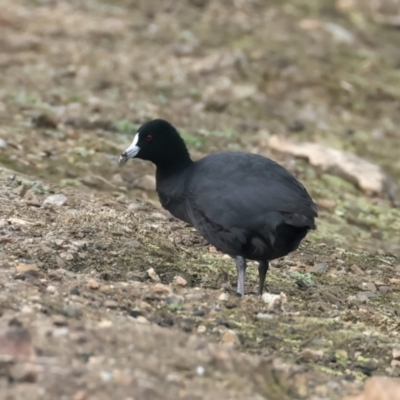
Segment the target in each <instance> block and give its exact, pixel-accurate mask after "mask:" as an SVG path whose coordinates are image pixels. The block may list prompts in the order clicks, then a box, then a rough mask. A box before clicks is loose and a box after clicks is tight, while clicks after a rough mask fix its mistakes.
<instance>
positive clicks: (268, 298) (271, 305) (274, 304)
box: [262, 293, 287, 311]
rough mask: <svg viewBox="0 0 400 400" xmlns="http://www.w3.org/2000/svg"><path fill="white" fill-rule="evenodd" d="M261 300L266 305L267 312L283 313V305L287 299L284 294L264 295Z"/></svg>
mask: <svg viewBox="0 0 400 400" xmlns="http://www.w3.org/2000/svg"><path fill="white" fill-rule="evenodd" d="M262 300H263V301H264V303H266V304H267V306H268V307H267V308H268V310H279V311H284V308H283V305H284V304H285V303H287V297H286V294H285V293H280V294H272V293H264V294H263V295H262Z"/></svg>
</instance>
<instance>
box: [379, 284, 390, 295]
mask: <svg viewBox="0 0 400 400" xmlns="http://www.w3.org/2000/svg"><path fill="white" fill-rule="evenodd" d="M378 290H379V291H380V292H381V293H383V294H387V293H389V292H391V291H392V288H391V287H390V286H386V285H382V286H378Z"/></svg>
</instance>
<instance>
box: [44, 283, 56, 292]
mask: <svg viewBox="0 0 400 400" xmlns="http://www.w3.org/2000/svg"><path fill="white" fill-rule="evenodd" d="M46 292H48V293H50V294H54V293H56V292H57V288H56V287H55V286H53V285H49V286H47V288H46Z"/></svg>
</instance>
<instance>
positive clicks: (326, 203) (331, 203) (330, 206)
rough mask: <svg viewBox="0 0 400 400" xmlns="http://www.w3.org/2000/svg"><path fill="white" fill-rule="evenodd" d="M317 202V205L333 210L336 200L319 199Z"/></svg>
mask: <svg viewBox="0 0 400 400" xmlns="http://www.w3.org/2000/svg"><path fill="white" fill-rule="evenodd" d="M317 203H318V206H319V207H321V208H325V210H328V211H334V210H335V208H336V206H337V203H336V201H335V200H330V199H319V200H318V202H317Z"/></svg>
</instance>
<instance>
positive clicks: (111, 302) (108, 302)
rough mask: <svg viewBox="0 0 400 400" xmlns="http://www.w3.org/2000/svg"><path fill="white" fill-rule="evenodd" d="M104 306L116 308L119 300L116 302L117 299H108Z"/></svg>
mask: <svg viewBox="0 0 400 400" xmlns="http://www.w3.org/2000/svg"><path fill="white" fill-rule="evenodd" d="M104 306H105V307H106V308H110V309H116V308H118V302H116V301H115V300H106V301H105V302H104Z"/></svg>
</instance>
